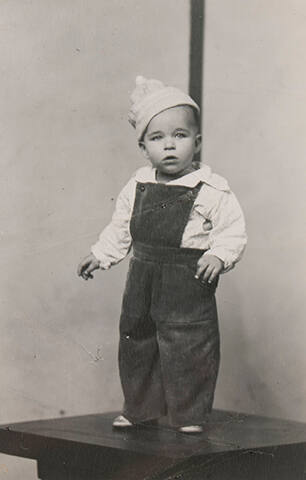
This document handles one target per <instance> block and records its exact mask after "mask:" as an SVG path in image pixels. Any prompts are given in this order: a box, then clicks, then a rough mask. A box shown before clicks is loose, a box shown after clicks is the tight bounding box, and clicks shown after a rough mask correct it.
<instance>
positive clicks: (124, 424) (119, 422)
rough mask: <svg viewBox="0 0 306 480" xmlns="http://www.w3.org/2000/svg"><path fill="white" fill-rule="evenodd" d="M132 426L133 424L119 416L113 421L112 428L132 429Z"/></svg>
mask: <svg viewBox="0 0 306 480" xmlns="http://www.w3.org/2000/svg"><path fill="white" fill-rule="evenodd" d="M133 426H134V425H133V423H132V422H130V421H129V420H128V419H127V418H125V417H124V416H123V415H119V416H118V417H116V418H115V419H114V421H113V427H116V428H129V427H133Z"/></svg>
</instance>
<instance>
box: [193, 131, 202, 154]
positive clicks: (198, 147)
mask: <svg viewBox="0 0 306 480" xmlns="http://www.w3.org/2000/svg"><path fill="white" fill-rule="evenodd" d="M194 142H195V153H199V151H200V150H201V146H202V135H201V134H200V133H197V134H196V137H195V141H194Z"/></svg>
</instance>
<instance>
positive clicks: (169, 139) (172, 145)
mask: <svg viewBox="0 0 306 480" xmlns="http://www.w3.org/2000/svg"><path fill="white" fill-rule="evenodd" d="M173 148H175V143H174V139H173V138H172V137H166V138H165V150H169V149H170V150H172V149H173Z"/></svg>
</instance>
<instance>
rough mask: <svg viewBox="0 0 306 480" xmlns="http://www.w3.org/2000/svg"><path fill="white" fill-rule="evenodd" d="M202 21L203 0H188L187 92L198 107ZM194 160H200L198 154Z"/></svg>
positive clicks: (200, 82)
mask: <svg viewBox="0 0 306 480" xmlns="http://www.w3.org/2000/svg"><path fill="white" fill-rule="evenodd" d="M204 21H205V0H190V45H189V94H190V96H191V97H192V98H193V99H194V100H195V101H196V102H197V104H198V105H199V106H200V107H202V85H203V55H204ZM202 115H203V114H202ZM200 122H201V119H200ZM196 161H197V162H200V155H199V156H198V158H197V159H196Z"/></svg>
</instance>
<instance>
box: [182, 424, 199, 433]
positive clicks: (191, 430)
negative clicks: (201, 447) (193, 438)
mask: <svg viewBox="0 0 306 480" xmlns="http://www.w3.org/2000/svg"><path fill="white" fill-rule="evenodd" d="M178 430H179V432H182V433H202V432H203V427H201V425H186V426H185V427H179V429H178Z"/></svg>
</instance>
